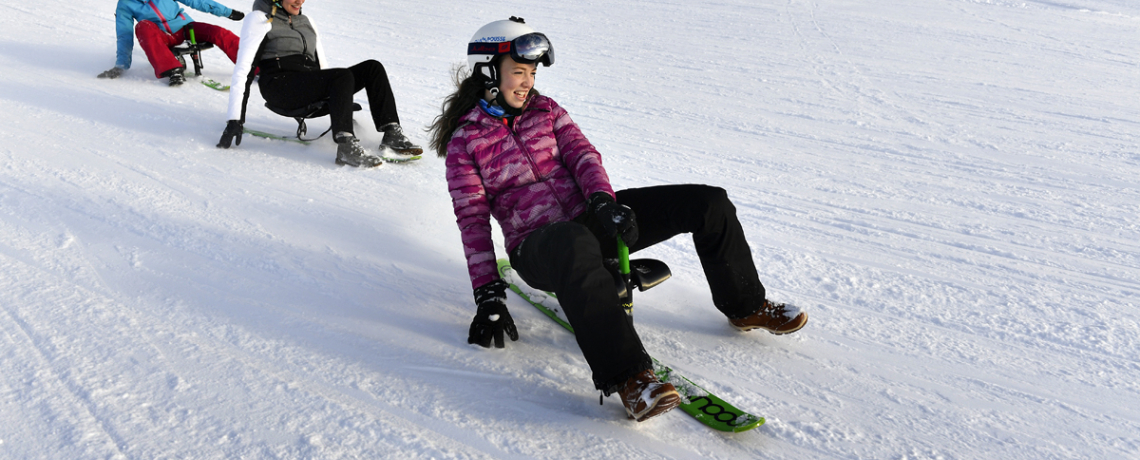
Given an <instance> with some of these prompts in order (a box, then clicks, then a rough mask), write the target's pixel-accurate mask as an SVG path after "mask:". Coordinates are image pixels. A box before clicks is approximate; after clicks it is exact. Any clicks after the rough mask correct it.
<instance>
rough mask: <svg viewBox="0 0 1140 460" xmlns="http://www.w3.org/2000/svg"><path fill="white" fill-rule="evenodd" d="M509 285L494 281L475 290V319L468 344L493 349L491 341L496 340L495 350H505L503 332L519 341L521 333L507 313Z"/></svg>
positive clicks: (472, 321) (501, 281)
mask: <svg viewBox="0 0 1140 460" xmlns="http://www.w3.org/2000/svg"><path fill="white" fill-rule="evenodd" d="M506 302H507V283H506V282H505V281H503V280H498V281H492V282H490V283H487V284H484V285H482V286H479V287H477V288H475V305H478V306H479V308H478V309H477V310H476V311H475V319H473V320H471V330H470V331H469V332H468V333H467V343H475V344H478V345H479V346H481V347H483V348H491V339H495V348H503V346H504V345H505V343H504V341H503V332H506V333H507V336H508V337H510V338H511V341H517V340H518V339H519V331H518V329H516V328H515V320H513V319H511V313H510V312H508V311H507V303H506Z"/></svg>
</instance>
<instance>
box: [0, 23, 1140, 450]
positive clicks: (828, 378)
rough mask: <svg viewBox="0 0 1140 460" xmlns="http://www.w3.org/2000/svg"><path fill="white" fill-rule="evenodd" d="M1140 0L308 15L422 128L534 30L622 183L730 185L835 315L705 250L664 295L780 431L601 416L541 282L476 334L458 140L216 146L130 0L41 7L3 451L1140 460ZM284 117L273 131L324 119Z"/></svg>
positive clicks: (15, 48) (692, 339)
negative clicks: (732, 271)
mask: <svg viewBox="0 0 1140 460" xmlns="http://www.w3.org/2000/svg"><path fill="white" fill-rule="evenodd" d="M1134 3H1135V2H1129V1H1124V0H1051V1H1030V0H1027V1H1011V0H936V1H930V2H920V3H918V4H915V3H914V2H901V1H888V2H877V3H873V4H872V3H867V2H863V3H852V2H841V1H834V0H818V1H799V0H781V1H761V2H747V1H741V0H729V1H723V2H696V3H694V2H677V1H660V2H646V1H634V2H623V3H621V4H613V3H604V2H576V3H572V4H565V5H564V4H551V5H532V4H504V3H502V2H496V3H492V2H482V1H475V2H462V3H448V4H442V3H441V4H439V5H431V6H430V7H426V8H425V7H409V6H407V5H398V4H377V5H369V4H362V3H348V2H337V1H329V0H324V1H312V2H309V3H308V4H306V13H307V14H308V15H310V16H312V17H313V18H314V20H316V21H318V24H319V25H320V26H321V30H322V32H323V33H324V36H323V39H324V40H325V48H326V50H327V51H328V52H329V53H330V58H331V60H332V62H333V64H334V65H341V66H347V65H351V64H353V63H355V62H359V61H361V60H363V59H369V58H376V59H379V60H381V61H382V62H384V64H385V65H386V66H387V68H388V70H389V74H390V76H391V79H392V82H393V85H394V86H395V92H396V97H397V101H398V104H399V106H400V112H401V113H400V114H401V119H402V120H403V123H404V126H405V128H406V130H407V131H408V132H410V133H413V135H414V136H413V137H415V138H416V139H417V140H420V141H425V140H426V139H425V137H424V136H423V135H422V133H421V128H422V127H423V126H425V125H426V124H427V123H429V122H430V121H431V119H432V117H434V116H435V115H436V114H437V111H438V107H439V103H440V101H441V98H442V97H443V96H444V95H445V94H447V93H448V92H449V91H450V89H451V88H450V81H449V79H448V78H449V71H448V69H449V68H451V66H453V65H454V64H456V63H459V62H462V60H463V56H462V50H463V48H464V45H465V43H466V40H467V39H468V38H469V37H470V34H471V33H472V32H473V31H474V30H475V29H476V28H478V26H479V25H481V24H483V23H485V22H488V21H491V20H495V19H501V18H505V17H507V16H510V15H519V16H523V17H526V18H527V19H528V23H530V24H532V25H534V26H535V27H536V28H538V29H539V30H541V31H543V32H546V33H547V34H548V35H549V36H551V38H552V39H553V41H554V43H556V45H557V47H558V64H557V65H555V66H553V67H551V68H540V69H539V76H538V85H537V86H538V88H539V89H540V90H542V91H543V92H544V93H545V94H548V95H551V96H552V97H554V98H555V99H556V100H558V101H559V103H560V104H562V105H563V106H565V107H567V109H568V110H569V111H570V113H571V115H572V116H573V117H574V118H575V120H576V121H577V122H578V123H579V124H580V125H581V126H582V128H583V130H584V132H585V133H586V134H587V136H589V137H590V139H591V141H593V142H594V144H595V145H596V146H597V147H598V148H599V150H600V151H601V152H602V153H603V156H604V159H605V162H606V165H607V168H608V171H609V174H610V177H611V180H612V182H613V183H614V185H615V187H616V188H626V187H638V186H649V185H657V184H667V183H689V182H698V183H709V184H714V185H718V186H721V187H724V188H725V189H727V190H728V191H729V194H730V196H731V197H732V198H733V200H734V202H735V203H736V205H737V211H738V214H739V216H740V218H741V221H742V224H743V225H744V228H745V230H746V232H747V233H748V235H749V240H750V243H751V244H752V250H753V253H754V255H755V258H756V260H757V262H758V269H759V271H760V273H761V279H762V280H763V281H764V283H765V285H766V286H767V288H768V291H769V297H770V298H772V299H774V300H777V301H787V302H793V303H795V304H797V305H799V306H801V307H804V308H805V309H806V310H807V311H808V312H809V315H810V318H811V320H810V322H809V323H808V326H807V327H806V328H805V329H803V330H802V331H800V332H798V333H796V334H794V335H791V336H783V337H776V336H772V335H767V334H760V333H749V334H741V333H737V332H735V330H733V329H732V328H731V327H729V326H728V325H727V323H726V322H725V321H724V319H723V318H722V317H721V316H720V315H719V314H718V313H717V312H716V311H715V309H714V308H712V306H711V299H710V298H709V295H708V292H707V287H706V286H705V281H704V277H703V272H702V271H701V269H700V267H699V262H698V260H697V257H696V255H695V254H694V252H693V243H692V241H691V240H689V239H687V238H676V239H673V240H671V241H668V242H666V243H663V244H661V245H659V246H657V247H654V248H650V249H649V250H646V251H645V252H644V254H641V255H642V256H646V257H655V258H659V259H662V260H665V261H666V262H668V263H669V264H670V267H671V268H672V269H673V273H674V275H673V278H672V279H671V280H670V281H669V282H667V283H665V284H663V285H661V286H660V287H657V288H655V289H654V290H653V291H650V292H646V293H639V294H638V295H637V298H638V304H637V305H638V306H637V309H636V315H637V324H638V327H639V331H640V332H641V334H642V338H643V341H644V343H645V346H646V348H647V350H649V352H650V353H652V354H653V355H654V356H656V357H658V358H659V359H661V360H662V361H663V362H665V363H667V364H669V365H672V366H673V367H676V368H678V369H680V370H681V371H683V372H684V373H685V375H686V376H689V377H690V378H693V379H694V380H695V381H697V382H698V383H700V384H701V385H703V386H704V387H706V388H708V389H709V390H711V391H713V392H715V393H716V394H717V395H719V396H721V397H722V398H724V399H726V400H728V401H731V402H732V403H733V404H735V405H736V406H738V407H740V408H743V409H745V410H749V411H752V412H755V413H757V414H759V415H761V416H764V417H766V418H767V420H768V421H767V423H766V424H765V425H763V426H761V427H760V428H757V429H756V430H753V431H750V432H746V433H739V434H722V433H717V432H713V431H711V430H709V429H707V428H706V427H704V426H702V425H700V424H699V423H697V422H696V421H694V420H692V419H691V418H689V417H688V416H686V415H684V414H682V413H680V412H677V413H671V414H669V415H667V416H663V417H660V418H657V419H654V420H652V421H650V422H646V423H642V424H634V423H631V422H628V421H627V420H625V418H624V411H623V410H622V409H621V407H620V403H618V402H617V401H616V400H614V398H608V399H607V401H606V402H605V404H604V405H601V406H599V405H598V404H597V398H598V393H597V392H596V391H594V390H592V385H591V383H590V375H589V371H588V369H587V368H586V365H585V361H584V360H583V359H582V358H581V355H580V352H579V351H578V349H577V345H576V343H575V342H574V339H573V336H572V335H570V334H567V333H566V332H565V331H564V330H562V328H561V327H560V326H558V325H556V324H554V323H553V322H551V321H550V320H548V319H547V318H545V317H544V316H542V315H541V314H539V313H538V312H536V311H532V310H533V309H531V308H530V307H529V306H528V305H526V304H525V303H524V302H522V301H521V300H520V299H517V298H511V299H510V302H509V306H510V308H511V311H512V314H513V316H514V317H515V320H516V323H517V324H518V327H519V331H520V335H521V339H520V340H519V341H518V342H513V343H509V344H508V348H507V349H506V350H490V351H488V350H482V349H479V348H477V347H474V346H471V345H467V344H465V343H464V342H465V340H464V338H465V334H466V332H467V326H468V323H469V321H470V316H471V314H472V312H473V310H474V308H473V306H472V305H471V294H470V289H469V282H468V279H467V276H466V269H465V265H464V261H463V254H462V250H461V246H460V242H459V238H458V231H457V230H456V228H455V224H454V215H453V214H452V211H451V205H450V199H449V197H448V195H447V193H446V184H445V182H444V179H443V162H442V161H441V160H439V159H437V158H435V157H434V156H425V158H424V159H423V160H420V161H419V162H416V163H413V164H408V165H385V166H383V167H381V168H379V169H376V170H356V169H351V168H340V167H336V166H335V165H334V164H333V161H332V159H333V152H334V151H335V150H334V146H333V144H332V142H331V141H330V140H328V139H322V140H320V141H318V142H315V143H313V144H312V145H310V146H302V145H296V144H289V143H282V142H273V141H267V140H264V139H259V138H254V137H251V136H245V137H244V139H243V142H242V145H241V146H237V147H235V148H233V149H230V150H221V149H216V148H215V147H214V144H215V143H216V142H217V141H216V139H217V137H218V136H219V135H220V133H221V130H222V128H223V127H224V126H225V120H224V117H225V105H226V97H227V96H226V94H225V93H219V92H215V91H213V90H210V89H208V88H205V87H204V86H202V85H200V84H198V82H197V81H196V80H194V79H191V81H190V82H189V83H188V84H186V85H184V86H183V87H181V88H173V89H172V88H167V87H166V86H165V82H162V81H158V80H155V79H154V78H153V72H152V70H151V68H150V66H149V64H148V63H147V62H146V58H145V56H144V55H143V53H142V51H141V50H140V49H138V47H137V46H136V49H135V53H134V64H133V67H132V69H131V70H129V71H128V72H127V73H126V74H125V75H124V76H123V77H122V78H120V79H118V80H113V81H106V80H98V79H96V78H94V76H95V75H96V74H98V73H99V72H100V71H102V70H105V69H106V68H109V67H110V66H111V65H112V64H113V62H114V37H113V30H114V20H113V11H114V5H115V2H112V1H110V0H98V1H96V2H94V3H91V4H89V5H86V7H85V8H84V10H83V11H84V13H82V14H75V15H59V14H57V12H56V9H57V8H56V7H55V6H52V5H48V4H20V5H9V11H10V12H9V14H6V15H4V16H3V17H2V18H0V68H3V69H5V70H4V71H3V74H2V76H0V78H2V80H3V83H4V84H3V85H0V101H2V104H3V107H4V110H3V111H2V114H0V126H3V128H0V130H2V135H3V139H4V141H3V142H2V143H0V331H3V332H2V333H0V368H2V369H3V370H4V372H3V376H2V377H0V395H2V397H0V417H2V418H0V421H2V422H3V423H2V426H3V428H0V458H13V459H16V458H20V459H23V458H51V459H57V458H58V459H76V458H115V459H135V458H139V459H142V458H146V459H157V458H496V459H497V458H723V459H729V458H733V459H735V458H773V459H778V458H827V459H863V458H875V459H972V458H1003V459H1068V458H1073V459H1077V458H1080V459H1084V458H1105V459H1109V458H1112V459H1117V458H1140V457H1137V454H1136V453H1137V452H1140V436H1137V435H1136V433H1140V409H1138V406H1137V405H1136V403H1135V401H1136V400H1138V398H1140V383H1138V382H1140V358H1138V356H1137V353H1136V351H1135V350H1136V349H1137V347H1138V346H1140V309H1138V308H1137V305H1136V300H1135V299H1136V298H1137V297H1138V295H1137V294H1138V293H1140V243H1137V241H1140V228H1138V226H1137V224H1136V221H1135V219H1136V216H1137V215H1140V204H1138V203H1140V179H1138V178H1140V154H1138V149H1137V145H1138V142H1137V137H1136V134H1135V133H1136V132H1137V131H1138V128H1140V106H1138V105H1137V101H1136V97H1135V95H1136V94H1138V93H1140V59H1138V58H1137V56H1138V55H1140V45H1137V44H1136V40H1135V37H1136V32H1137V27H1138V25H1140V7H1138V6H1137V5H1135V4H1134ZM226 4H227V5H229V6H233V7H235V8H236V9H239V10H243V11H248V9H249V8H248V5H246V4H233V3H226ZM191 14H192V16H193V17H194V18H195V19H196V20H199V21H202V22H210V23H214V24H218V25H222V26H224V27H227V28H230V29H231V30H236V29H237V25H236V24H237V23H234V22H230V21H227V20H224V19H221V18H214V17H211V16H210V15H208V14H205V13H200V12H194V11H191ZM204 58H205V64H206V70H205V72H204V74H205V75H204V76H205V77H208V78H213V79H215V80H218V81H223V82H226V81H228V79H229V74H228V72H229V70H230V69H231V68H232V67H231V64H230V63H229V62H228V61H227V60H226V59H225V57H224V56H223V55H222V54H221V53H219V52H216V51H214V52H207V53H206V54H205V55H204ZM357 101H358V102H361V103H362V104H364V105H367V104H366V101H365V99H364V96H363V94H361V95H358V97H357ZM262 104H263V101H262V100H261V99H260V96H259V95H258V93H257V91H256V90H254V92H253V94H252V95H251V98H250V102H249V117H248V120H247V126H249V127H251V128H254V129H262V130H267V131H272V132H280V133H290V132H292V131H293V130H294V129H295V125H294V124H293V122H292V121H291V120H288V119H285V118H281V117H277V116H275V115H272V114H270V113H269V112H268V111H267V110H265V109H264V108H263V107H262ZM323 123H327V121H325V120H318V121H313V122H312V123H310V126H311V128H310V131H314V132H318V130H323V129H324V128H325V127H326V126H327V125H325V124H323ZM357 130H358V131H357V133H358V135H359V136H360V137H361V138H362V140H363V141H365V143H366V145H373V146H374V145H375V144H376V143H378V142H379V139H380V135H379V134H377V133H376V132H375V130H374V129H373V127H372V126H370V123H368V122H367V118H366V117H365V116H360V117H358V118H357ZM500 244H501V242H500Z"/></svg>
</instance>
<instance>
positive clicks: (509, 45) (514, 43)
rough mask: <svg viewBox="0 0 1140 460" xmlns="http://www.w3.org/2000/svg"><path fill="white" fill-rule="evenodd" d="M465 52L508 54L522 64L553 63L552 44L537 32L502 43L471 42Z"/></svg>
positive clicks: (547, 64)
mask: <svg viewBox="0 0 1140 460" xmlns="http://www.w3.org/2000/svg"><path fill="white" fill-rule="evenodd" d="M467 54H468V55H471V54H491V55H496V56H497V55H500V54H510V55H511V59H514V60H515V62H521V63H523V64H534V63H536V62H541V63H543V64H545V65H546V66H547V67H550V66H551V65H554V45H551V44H550V39H548V38H546V35H543V34H541V33H538V32H532V33H529V34H525V35H519V36H518V37H515V39H514V40H511V41H509V42H503V43H471V44H470V45H468V46H467Z"/></svg>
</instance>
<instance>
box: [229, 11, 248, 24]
mask: <svg viewBox="0 0 1140 460" xmlns="http://www.w3.org/2000/svg"><path fill="white" fill-rule="evenodd" d="M230 19H232V20H234V21H240V20H242V19H245V13H242V12H241V11H238V10H230Z"/></svg>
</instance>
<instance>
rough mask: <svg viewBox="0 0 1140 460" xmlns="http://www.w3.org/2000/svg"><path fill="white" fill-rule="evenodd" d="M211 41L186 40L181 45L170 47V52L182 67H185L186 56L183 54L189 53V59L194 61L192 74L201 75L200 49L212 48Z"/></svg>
mask: <svg viewBox="0 0 1140 460" xmlns="http://www.w3.org/2000/svg"><path fill="white" fill-rule="evenodd" d="M213 47H214V45H213V44H212V43H190V42H186V43H184V44H182V45H178V46H172V47H170V52H171V53H174V57H176V58H178V62H181V63H182V68H186V58H184V57H183V56H185V55H187V54H189V55H190V60H191V61H192V62H193V63H194V76H196V77H201V76H202V51H203V50H208V49H210V48H213Z"/></svg>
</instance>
